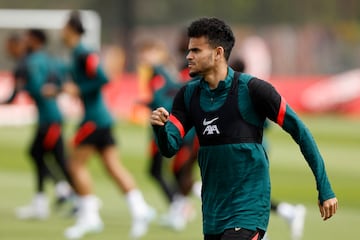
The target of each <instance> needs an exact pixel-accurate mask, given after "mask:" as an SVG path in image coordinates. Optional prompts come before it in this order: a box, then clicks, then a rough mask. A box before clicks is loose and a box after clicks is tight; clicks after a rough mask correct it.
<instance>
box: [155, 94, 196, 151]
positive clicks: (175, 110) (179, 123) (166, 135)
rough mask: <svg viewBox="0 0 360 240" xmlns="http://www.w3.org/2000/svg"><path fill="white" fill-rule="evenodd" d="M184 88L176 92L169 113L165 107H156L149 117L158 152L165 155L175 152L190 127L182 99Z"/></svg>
mask: <svg viewBox="0 0 360 240" xmlns="http://www.w3.org/2000/svg"><path fill="white" fill-rule="evenodd" d="M185 89H186V87H183V88H182V89H180V91H179V92H178V93H177V94H176V96H175V99H174V103H173V107H172V113H171V114H169V112H168V111H166V109H165V108H158V109H156V110H155V111H153V112H152V115H151V118H150V122H151V125H152V126H153V129H154V132H155V138H156V142H157V144H158V147H159V149H160V152H161V154H163V155H164V156H166V157H172V156H173V155H175V154H176V152H177V151H178V150H179V148H180V147H181V145H182V143H183V138H184V136H185V134H186V133H187V131H188V130H189V129H190V128H191V127H192V124H191V120H190V118H189V117H188V113H187V110H186V106H185V101H184V92H185Z"/></svg>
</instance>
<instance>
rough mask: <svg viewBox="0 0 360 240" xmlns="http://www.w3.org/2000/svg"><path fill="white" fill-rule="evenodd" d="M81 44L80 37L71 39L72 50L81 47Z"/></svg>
mask: <svg viewBox="0 0 360 240" xmlns="http://www.w3.org/2000/svg"><path fill="white" fill-rule="evenodd" d="M79 42H80V37H77V36H74V37H73V38H71V39H70V44H69V45H70V48H72V49H74V48H76V47H77V45H79Z"/></svg>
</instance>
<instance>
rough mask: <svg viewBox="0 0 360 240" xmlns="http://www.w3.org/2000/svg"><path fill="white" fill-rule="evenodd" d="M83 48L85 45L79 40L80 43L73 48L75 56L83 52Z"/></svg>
mask: <svg viewBox="0 0 360 240" xmlns="http://www.w3.org/2000/svg"><path fill="white" fill-rule="evenodd" d="M83 50H84V46H83V45H82V43H81V42H79V43H78V44H77V45H76V47H74V48H73V51H72V54H73V55H74V56H76V55H79V54H81V53H82V52H83Z"/></svg>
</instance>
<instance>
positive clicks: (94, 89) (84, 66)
mask: <svg viewBox="0 0 360 240" xmlns="http://www.w3.org/2000/svg"><path fill="white" fill-rule="evenodd" d="M70 72H71V75H72V78H73V80H74V82H75V83H76V84H77V86H78V87H79V89H80V97H81V100H82V102H83V105H84V118H83V120H82V124H83V123H85V122H93V123H95V124H96V126H97V127H98V128H108V127H111V125H112V124H113V120H112V117H111V115H110V113H109V111H108V109H107V107H106V106H105V103H104V100H103V97H102V93H101V88H102V86H103V85H104V84H106V83H107V82H108V78H107V76H106V75H105V73H104V70H103V68H102V67H101V65H100V64H99V60H98V57H97V55H96V54H94V53H93V52H91V51H90V50H89V49H87V48H85V47H84V46H83V45H82V44H79V45H77V46H76V47H75V48H74V49H73V52H72V63H71V66H70Z"/></svg>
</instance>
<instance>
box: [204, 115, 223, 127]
mask: <svg viewBox="0 0 360 240" xmlns="http://www.w3.org/2000/svg"><path fill="white" fill-rule="evenodd" d="M218 119H219V118H218V117H217V118H214V119H211V120H210V121H206V118H205V119H204V121H203V125H204V126H207V125H210V124H212V123H213V122H215V121H216V120H218Z"/></svg>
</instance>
